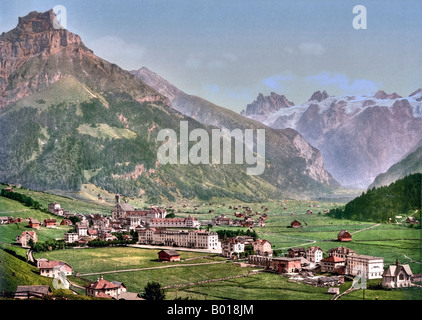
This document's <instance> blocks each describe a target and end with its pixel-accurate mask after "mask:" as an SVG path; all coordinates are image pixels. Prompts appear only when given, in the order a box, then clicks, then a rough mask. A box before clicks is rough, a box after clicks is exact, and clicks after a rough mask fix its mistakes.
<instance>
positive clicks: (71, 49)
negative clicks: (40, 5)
mask: <svg viewBox="0 0 422 320" xmlns="http://www.w3.org/2000/svg"><path fill="white" fill-rule="evenodd" d="M0 66H1V68H0V93H1V96H0V108H1V107H5V106H7V105H9V104H10V103H12V102H15V101H17V100H19V99H21V98H22V97H24V96H27V95H30V94H33V93H34V92H37V91H39V90H42V89H44V88H45V87H47V86H49V85H51V84H53V83H55V82H57V81H58V80H60V79H62V78H63V77H64V76H66V75H72V76H74V77H75V78H77V79H79V80H81V81H83V82H85V83H86V84H87V85H88V86H89V87H90V88H92V89H95V90H98V91H106V90H115V91H119V92H127V93H129V94H131V95H132V96H133V97H134V98H136V99H147V100H148V99H149V100H151V101H156V100H161V101H163V102H168V101H167V100H166V99H165V98H164V97H163V96H161V95H158V94H157V92H155V90H151V88H149V87H148V86H146V85H145V84H143V83H141V82H140V81H139V80H137V79H135V78H134V77H133V76H132V75H131V74H130V73H129V72H126V71H124V70H122V69H120V68H119V67H117V66H116V65H114V64H111V63H109V62H107V61H105V60H103V59H100V58H99V57H97V56H95V55H94V53H93V52H92V50H90V49H88V48H87V47H86V46H85V45H84V44H83V42H82V40H81V38H80V37H79V36H78V35H76V34H74V33H72V32H69V31H68V30H66V29H63V28H58V25H57V23H56V22H55V14H54V12H53V11H52V10H50V11H47V12H44V13H39V12H31V13H29V14H28V15H27V16H25V17H23V18H19V22H18V25H17V26H16V28H15V29H13V30H11V31H9V32H7V33H3V34H2V35H1V36H0ZM146 97H149V98H146Z"/></svg>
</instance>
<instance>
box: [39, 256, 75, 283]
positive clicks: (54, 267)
mask: <svg viewBox="0 0 422 320" xmlns="http://www.w3.org/2000/svg"><path fill="white" fill-rule="evenodd" d="M37 267H38V268H40V275H42V276H44V277H50V278H55V277H58V276H60V274H61V272H64V274H65V275H66V276H70V275H72V267H71V266H70V265H68V264H67V263H66V262H62V261H48V260H46V259H38V260H37Z"/></svg>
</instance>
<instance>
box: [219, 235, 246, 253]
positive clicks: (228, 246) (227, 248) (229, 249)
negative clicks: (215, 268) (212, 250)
mask: <svg viewBox="0 0 422 320" xmlns="http://www.w3.org/2000/svg"><path fill="white" fill-rule="evenodd" d="M244 251H245V243H244V241H242V239H241V238H239V237H232V238H225V239H224V240H223V243H222V244H221V255H222V256H223V257H227V258H232V257H234V256H236V255H239V254H240V253H242V252H244Z"/></svg>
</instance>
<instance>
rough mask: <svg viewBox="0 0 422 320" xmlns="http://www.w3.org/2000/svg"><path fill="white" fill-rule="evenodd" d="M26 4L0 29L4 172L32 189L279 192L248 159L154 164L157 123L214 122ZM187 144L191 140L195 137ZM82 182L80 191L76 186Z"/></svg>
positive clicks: (170, 195)
mask: <svg viewBox="0 0 422 320" xmlns="http://www.w3.org/2000/svg"><path fill="white" fill-rule="evenodd" d="M54 17H55V16H54V13H53V12H52V11H51V10H50V11H48V12H44V13H37V12H31V13H30V14H28V15H27V16H26V17H23V18H19V23H18V26H17V27H16V28H15V29H13V30H11V31H9V32H7V33H3V34H2V35H1V37H0V48H1V56H0V57H1V61H0V63H1V65H2V69H1V70H2V74H1V78H0V83H1V84H2V86H1V87H0V90H1V96H2V108H1V109H0V135H1V137H2V138H1V139H0V163H2V165H1V166H0V181H4V182H9V183H14V184H18V183H19V184H22V185H23V186H25V187H28V188H32V189H35V190H51V189H59V190H67V191H74V190H80V189H81V188H82V185H83V184H86V183H93V184H95V185H97V186H99V187H101V188H103V189H105V190H107V191H109V192H119V193H123V194H125V195H128V196H144V197H145V198H146V199H148V201H152V202H155V201H161V200H163V201H164V200H174V199H176V198H193V197H200V198H207V197H213V196H221V197H232V198H239V199H243V200H248V199H249V200H251V201H252V199H259V198H263V197H267V196H269V195H272V194H274V193H275V192H276V189H275V187H274V186H272V185H271V184H270V183H268V182H267V181H264V180H263V179H261V178H260V177H258V176H248V175H247V174H246V172H245V166H244V165H232V166H223V165H221V166H218V165H216V166H213V167H212V166H208V165H192V164H188V165H160V164H159V163H158V162H157V150H158V148H159V147H160V146H161V144H162V143H161V142H158V141H157V133H158V132H159V130H160V129H167V128H171V129H173V130H175V131H176V132H179V126H180V121H182V120H186V121H188V123H189V127H190V128H191V129H195V128H201V129H204V130H207V131H208V132H210V128H208V127H207V126H204V125H201V124H200V123H198V122H196V121H195V120H193V119H191V118H187V117H185V116H183V115H182V114H180V113H179V112H177V111H176V110H174V109H172V108H171V107H170V106H169V101H168V99H167V98H165V97H164V96H163V95H161V94H159V93H158V92H157V91H156V90H154V89H152V88H151V87H150V86H148V85H146V84H145V83H144V82H142V81H140V80H139V79H137V78H136V77H134V76H133V75H131V74H130V73H129V72H127V71H125V70H123V69H121V68H119V67H118V66H117V65H114V64H111V63H109V62H107V61H105V60H103V59H101V58H99V57H97V56H95V55H94V54H93V52H92V51H91V50H89V49H88V48H86V47H85V45H84V44H83V43H82V41H81V39H80V37H79V36H77V35H74V34H72V33H71V32H69V31H68V30H65V29H55V28H54V27H53V21H54ZM191 145H192V143H191ZM82 191H83V190H82Z"/></svg>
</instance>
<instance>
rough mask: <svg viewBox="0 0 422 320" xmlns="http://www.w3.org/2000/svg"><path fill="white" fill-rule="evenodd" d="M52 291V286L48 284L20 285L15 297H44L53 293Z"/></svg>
mask: <svg viewBox="0 0 422 320" xmlns="http://www.w3.org/2000/svg"><path fill="white" fill-rule="evenodd" d="M51 293H52V291H51V288H50V286H47V285H36V286H18V287H17V288H16V292H15V299H30V298H34V297H35V298H44V297H45V296H49V295H51Z"/></svg>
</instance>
